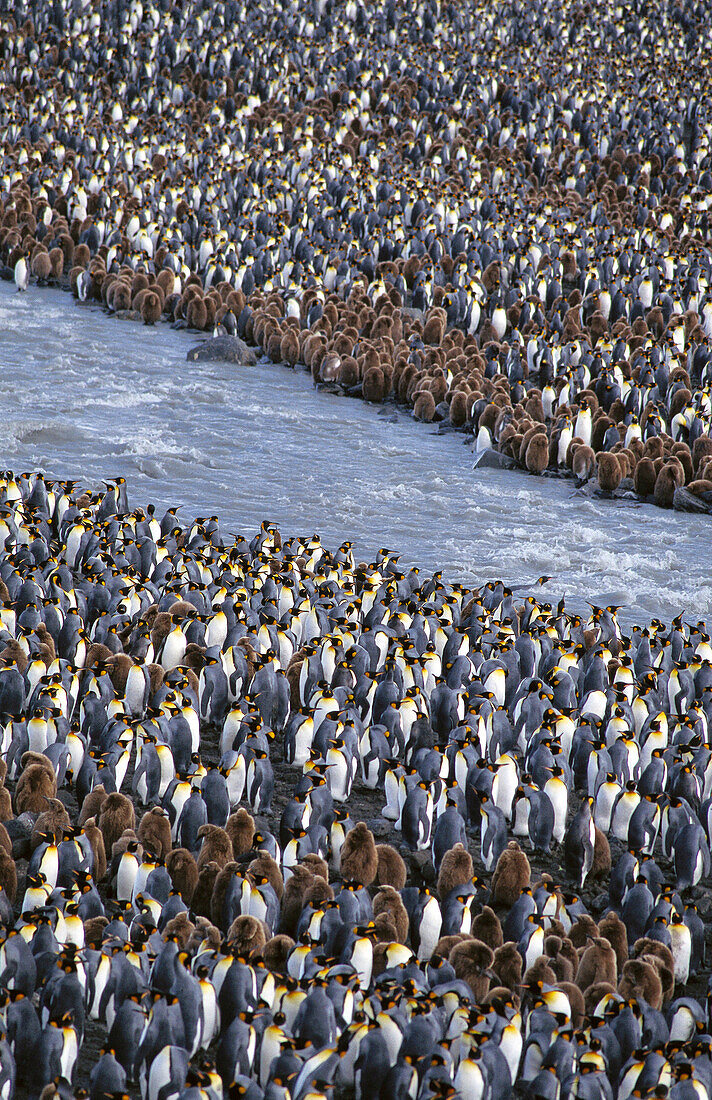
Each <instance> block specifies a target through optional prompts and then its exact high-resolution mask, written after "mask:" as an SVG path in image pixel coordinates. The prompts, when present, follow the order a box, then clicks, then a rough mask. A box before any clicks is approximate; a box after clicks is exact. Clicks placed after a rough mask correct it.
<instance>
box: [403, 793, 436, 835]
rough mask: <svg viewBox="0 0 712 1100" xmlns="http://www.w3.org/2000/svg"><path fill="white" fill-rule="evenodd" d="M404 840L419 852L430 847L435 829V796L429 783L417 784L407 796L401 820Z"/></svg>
mask: <svg viewBox="0 0 712 1100" xmlns="http://www.w3.org/2000/svg"><path fill="white" fill-rule="evenodd" d="M401 828H402V830H403V838H404V840H405V841H406V842H407V843H408V844H409V845H410V847H411V848H413V849H414V850H416V851H418V852H422V851H424V850H425V849H426V848H428V847H429V846H430V835H431V832H432V828H433V796H432V794H431V793H430V788H429V786H428V784H427V783H424V782H423V781H422V780H421V782H419V783H416V785H415V786H414V787H412V788H411V789H410V790H409V791H408V794H407V795H406V798H405V802H404V804H403V814H402V818H401Z"/></svg>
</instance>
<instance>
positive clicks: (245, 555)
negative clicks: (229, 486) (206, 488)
mask: <svg viewBox="0 0 712 1100" xmlns="http://www.w3.org/2000/svg"><path fill="white" fill-rule="evenodd" d="M0 495H1V499H2V506H1V508H0V547H1V550H0V599H1V602H2V606H1V607H0V624H1V625H0V643H1V644H2V649H1V650H0V735H1V737H2V754H1V758H0V759H1V761H2V769H1V770H2V773H3V781H2V785H1V786H0V817H1V818H2V820H3V822H4V824H2V826H0V884H1V887H2V888H1V889H0V915H1V917H2V925H3V931H2V937H3V939H2V943H1V944H0V1021H1V1023H2V1031H1V1033H0V1034H1V1035H2V1037H1V1038H0V1093H1V1094H2V1096H3V1098H5V1100H13V1097H14V1096H18V1097H19V1096H30V1097H35V1096H42V1097H43V1100H50V1098H51V1097H61V1098H63V1100H66V1098H67V1097H72V1096H77V1097H82V1098H85V1097H86V1096H87V1095H88V1097H89V1100H104V1098H105V1097H111V1098H116V1100H118V1098H119V1097H121V1096H124V1095H126V1094H127V1091H128V1090H131V1089H134V1088H136V1087H138V1088H139V1089H140V1094H141V1096H142V1098H143V1100H173V1098H176V1100H237V1098H240V1097H248V1098H249V1100H260V1098H262V1097H264V1098H267V1100H306V1098H309V1100H319V1098H332V1097H333V1098H338V1097H342V1096H344V1097H345V1096H354V1097H355V1098H356V1100H389V1098H391V1097H395V1098H399V1100H406V1098H409V1097H410V1098H412V1100H426V1098H434V1097H443V1098H444V1097H449V1096H457V1097H463V1098H465V1100H470V1098H474V1100H484V1098H489V1097H492V1098H495V1100H498V1098H504V1097H506V1096H509V1095H510V1094H511V1091H512V1088H513V1086H516V1088H517V1091H518V1092H519V1093H520V1094H521V1095H525V1096H528V1097H532V1098H534V1097H539V1098H550V1100H562V1098H574V1097H581V1098H586V1100H612V1098H613V1097H614V1096H616V1097H619V1098H621V1100H626V1098H627V1097H629V1096H636V1097H664V1096H670V1097H671V1098H674V1100H687V1098H688V1097H689V1098H695V1100H697V1098H699V1097H707V1096H710V1095H712V1037H711V1035H710V1020H709V1016H708V1009H707V1006H706V1004H705V993H704V990H705V978H706V976H707V974H708V973H709V970H708V965H707V959H706V943H705V940H706V932H705V923H704V920H705V918H706V917H707V915H708V914H709V912H710V908H711V907H710V904H709V896H708V893H707V889H706V876H708V874H709V870H710V829H711V827H712V823H711V820H710V807H711V806H712V803H711V801H710V792H711V789H712V755H711V752H710V737H709V723H710V720H711V719H712V647H711V646H710V636H709V633H708V632H707V630H706V624H705V623H703V622H698V623H696V624H693V623H691V622H687V620H686V619H684V618H683V617H682V616H680V617H679V618H677V619H676V620H675V621H674V622H672V624H669V625H668V624H663V623H662V622H660V621H658V620H652V621H651V622H649V623H647V624H646V625H644V626H640V627H635V628H634V629H633V630H632V631H631V633H630V635H625V634H623V633H622V631H621V629H620V627H619V625H618V622H617V617H616V613H617V609H616V608H615V607H607V608H597V607H592V609H591V614H590V616H589V617H588V619H585V618H582V617H581V616H579V615H575V614H571V613H569V612H568V611H567V610H566V606H565V602H564V600H563V599H562V600H561V601H560V602H559V603H558V604H557V603H550V602H547V601H546V600H545V599H544V598H543V595H542V588H543V585H544V584H545V583H546V582H547V578H540V580H539V582H538V583H537V584H534V585H533V586H532V587H531V588H530V589H529V590H528V591H529V594H527V592H526V591H520V592H513V591H511V590H510V589H508V588H507V587H506V586H505V584H504V583H502V582H496V583H495V582H489V583H487V584H485V585H483V586H482V587H481V588H477V589H467V588H464V587H463V586H461V585H459V584H448V583H447V582H446V581H445V580H444V579H443V578H442V577H441V576H440V575H439V574H437V573H436V574H434V575H432V576H425V575H422V574H420V573H419V572H418V570H417V568H415V567H413V568H408V569H406V568H402V567H401V566H400V564H399V558H398V555H397V553H395V552H394V551H392V550H388V549H383V550H381V551H379V553H378V555H377V559H376V560H375V561H373V562H371V563H357V562H355V561H354V558H353V556H352V552H351V547H350V544H349V543H348V542H345V543H344V544H343V545H342V546H340V547H339V548H338V549H337V550H335V551H332V550H329V549H328V548H326V547H324V546H322V545H321V542H320V539H319V537H318V536H316V535H315V536H312V537H292V538H290V539H283V538H282V537H281V535H280V533H279V532H278V531H277V530H276V529H275V528H274V527H273V526H271V525H270V524H269V523H264V524H263V525H262V528H261V529H260V531H259V532H258V533H257V534H256V535H255V536H254V537H252V538H249V539H248V538H247V537H246V536H243V535H240V536H233V537H232V538H231V539H229V540H227V541H225V540H224V538H223V536H222V535H221V532H220V528H219V524H218V521H217V518H216V517H209V518H208V517H201V518H197V519H195V520H194V521H193V522H192V523H181V521H180V520H179V519H178V518H177V509H174V508H173V509H169V510H168V511H167V512H166V513H165V515H163V516H162V517H159V516H158V515H157V514H156V513H155V511H154V510H153V508H151V507H148V508H145V509H144V508H138V509H134V510H130V509H129V504H128V500H127V487H126V483H125V482H124V480H123V479H117V480H115V481H111V482H107V483H106V484H105V485H104V486H102V487H101V488H99V489H97V490H88V489H85V488H83V487H81V486H79V485H78V484H76V483H74V482H52V481H50V480H47V479H45V478H44V477H43V475H42V474H23V475H21V476H15V475H14V474H12V473H11V472H9V471H7V472H5V473H4V475H3V476H2V480H1V481H0ZM276 775H277V780H276V779H275V776H276ZM280 776H286V778H282V779H280V778H279V777H280ZM364 799H366V800H367V803H368V805H370V807H371V813H372V818H371V819H370V820H369V821H368V822H367V821H359V820H357V819H355V816H354V814H353V813H352V812H351V810H352V809H353V807H354V805H356V804H358V803H359V802H361V804H364V805H365V804H366V803H365V802H364ZM368 800H370V802H369V801H368ZM273 802H277V803H279V809H277V808H275V807H274V806H273ZM379 814H380V816H379ZM369 826H370V827H369ZM384 835H385V836H387V837H388V838H389V839H390V840H391V841H392V843H385V842H380V843H377V841H378V840H379V838H383V836H384ZM609 841H610V843H609ZM611 845H612V848H613V854H614V857H615V859H614V862H613V864H612V860H611ZM527 853H528V854H527ZM530 858H531V861H532V863H533V864H534V865H535V866H536V865H539V867H546V868H548V872H549V873H546V872H543V871H538V872H537V871H534V872H533V871H532V866H531V864H530ZM551 872H553V874H552V873H551ZM592 913H594V914H595V917H596V919H594V916H593V915H592ZM97 1028H99V1029H100V1031H101V1044H102V1045H101V1048H100V1050H98V1049H96V1031H97ZM85 1037H87V1038H88V1039H89V1040H90V1041H93V1042H94V1044H95V1046H94V1047H93V1048H92V1052H91V1056H90V1059H89V1065H86V1063H85V1064H84V1068H83V1069H82V1057H83V1051H82V1045H83V1040H84V1039H85ZM89 1067H91V1068H89ZM80 1072H81V1075H82V1085H81V1087H78V1086H75V1085H73V1078H74V1077H75V1076H78V1075H79V1074H80Z"/></svg>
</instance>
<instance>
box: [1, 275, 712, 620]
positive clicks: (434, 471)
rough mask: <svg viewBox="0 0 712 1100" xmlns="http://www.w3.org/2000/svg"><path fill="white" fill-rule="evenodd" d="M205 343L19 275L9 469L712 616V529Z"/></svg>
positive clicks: (585, 593)
mask: <svg viewBox="0 0 712 1100" xmlns="http://www.w3.org/2000/svg"><path fill="white" fill-rule="evenodd" d="M195 342H196V337H195V335H194V334H190V333H186V332H179V331H174V330H173V329H171V328H170V327H168V326H167V325H160V326H158V327H156V328H146V327H144V326H143V325H140V324H135V323H133V322H128V321H118V320H116V319H111V318H109V317H107V316H106V315H105V314H104V312H103V311H102V310H101V309H100V308H99V307H97V306H85V305H79V304H78V303H77V302H75V301H74V300H73V299H72V298H71V297H70V296H69V295H68V294H66V293H63V292H61V291H58V290H49V291H48V290H38V289H36V288H30V289H29V290H28V292H27V293H26V294H18V293H17V291H16V290H15V287H14V285H13V284H8V283H1V284H0V402H1V405H2V417H1V420H0V456H1V460H2V466H4V467H10V468H12V469H14V470H16V471H23V470H28V469H32V468H36V467H39V468H42V469H44V470H45V472H46V473H47V474H48V475H49V476H55V477H71V478H75V479H78V480H82V481H85V482H86V483H87V484H96V483H97V482H99V481H100V480H101V479H102V478H104V477H112V476H116V475H119V474H123V475H124V476H125V477H126V478H127V480H128V483H129V502H130V503H131V504H132V505H134V506H135V505H139V504H147V503H149V502H150V501H153V502H155V503H156V505H157V506H158V507H159V508H163V507H164V506H169V505H176V504H180V505H182V508H183V511H182V515H183V516H184V517H185V518H186V519H192V518H193V517H194V516H196V515H213V514H217V515H219V517H220V520H221V527H222V529H223V531H224V532H225V534H227V533H228V532H231V531H234V532H237V531H241V532H244V533H251V532H254V531H255V530H256V529H257V528H258V526H259V524H260V522H261V521H262V520H263V519H269V520H271V521H272V522H274V523H276V524H277V525H278V526H279V527H280V529H281V530H282V531H283V532H284V533H285V535H289V534H311V533H312V532H318V533H319V534H320V535H321V538H322V541H323V542H324V544H325V545H327V546H329V547H332V548H336V546H338V545H339V543H340V542H342V541H343V540H344V539H350V540H352V541H353V542H354V543H355V551H356V553H357V554H358V556H359V557H361V558H364V559H366V560H371V559H372V558H373V556H374V555H375V552H376V551H377V550H378V548H379V547H382V546H387V547H389V548H391V549H397V550H399V551H400V553H401V555H402V557H401V562H402V563H404V564H405V563H414V564H417V565H420V566H421V567H424V568H426V569H428V570H431V571H432V570H434V569H442V570H443V573H444V575H445V576H446V577H447V578H448V579H451V580H461V581H463V582H464V583H466V584H479V583H482V582H483V581H486V580H489V579H491V578H497V577H501V578H502V579H504V580H505V581H507V582H508V583H512V584H517V583H522V582H527V581H532V580H534V579H535V578H536V577H538V576H539V575H541V574H544V573H546V574H551V575H552V578H553V579H552V580H551V582H550V583H549V584H548V586H547V588H546V589H544V590H543V592H542V594H546V596H547V597H548V598H549V599H551V600H558V599H559V597H560V596H561V595H562V594H565V595H566V597H567V605H568V606H570V607H572V608H576V609H579V610H585V603H584V601H585V600H587V599H588V600H591V601H592V602H604V603H611V602H613V603H616V604H623V605H625V610H624V612H622V613H621V617H622V619H623V620H624V621H625V622H627V623H629V624H630V623H631V622H634V621H641V620H644V619H648V618H649V617H650V616H651V615H658V616H659V617H661V618H664V619H670V618H671V617H672V616H674V615H676V614H677V613H678V612H680V611H681V610H684V611H685V612H686V614H687V616H688V617H689V618H690V619H691V620H692V621H697V620H698V619H700V618H709V619H712V580H711V570H712V537H711V536H712V525H711V524H710V520H709V518H708V517H705V516H689V515H679V514H674V513H672V512H663V511H660V510H659V509H656V508H653V507H652V506H648V505H638V504H630V503H617V502H614V501H599V500H590V499H588V498H586V497H585V496H584V495H583V494H581V493H577V492H576V491H575V489H574V487H573V484H572V483H571V482H568V481H559V480H552V479H549V478H534V477H531V476H529V475H527V474H524V473H516V472H511V471H498V470H488V469H484V470H477V471H474V470H473V469H472V466H473V455H472V452H471V450H470V448H469V447H468V446H466V445H465V444H464V441H463V437H462V436H460V435H458V434H448V435H445V436H438V435H437V434H435V433H434V430H433V428H432V427H431V426H428V425H423V424H416V423H414V422H413V420H412V418H411V417H410V416H409V415H408V414H407V413H406V412H403V411H400V410H399V411H397V412H394V410H393V408H392V407H388V409H387V410H385V412H386V415H383V413H384V410H380V411H379V409H377V408H375V407H372V406H367V405H365V404H363V403H362V402H361V401H354V400H348V399H346V398H341V397H337V396H334V395H332V394H328V393H318V392H315V391H314V388H313V386H312V382H311V378H310V376H309V375H307V374H304V373H295V372H294V371H291V370H287V369H285V368H284V367H281V366H274V365H272V364H268V363H263V364H260V365H258V366H256V367H238V366H235V365H233V364H224V363H189V362H187V361H186V352H187V351H188V349H189V348H190V347H192V346H193V344H194V343H195Z"/></svg>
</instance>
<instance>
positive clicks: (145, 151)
mask: <svg viewBox="0 0 712 1100" xmlns="http://www.w3.org/2000/svg"><path fill="white" fill-rule="evenodd" d="M32 14H33V17H32V18H27V15H28V11H27V6H26V5H25V4H18V5H17V6H16V9H15V14H14V17H13V15H10V14H6V15H4V16H2V17H0V18H1V19H2V24H1V26H2V31H3V34H2V42H1V43H0V84H1V85H2V91H3V95H2V102H1V103H0V120H1V125H0V132H1V133H2V139H1V149H0V154H1V156H2V173H1V178H0V261H1V262H2V263H4V265H5V275H6V276H7V277H9V278H12V277H13V275H14V277H15V280H16V282H17V285H18V287H19V288H21V289H22V288H24V287H26V286H27V285H28V282H29V280H30V278H34V279H36V280H37V281H38V282H40V283H48V282H56V283H58V284H71V287H72V289H73V291H74V293H75V294H76V295H77V297H78V298H80V299H82V300H90V301H94V300H95V301H98V302H103V303H104V304H105V306H106V307H107V309H108V310H109V311H111V312H114V313H117V314H119V315H120V316H124V317H126V316H128V317H136V318H139V319H140V318H143V319H144V321H146V322H147V323H154V322H155V321H157V320H158V319H159V318H160V317H162V316H164V317H166V318H169V319H171V320H173V321H174V322H178V323H180V324H185V325H187V326H190V327H192V328H195V329H199V330H207V331H214V330H215V328H216V327H217V328H218V330H219V331H225V332H227V333H237V334H239V335H240V336H241V337H244V338H246V340H247V341H248V342H249V343H253V344H255V345H257V346H259V347H260V348H261V349H262V350H263V351H264V352H265V353H266V354H267V355H268V356H269V357H270V358H271V359H273V360H275V361H279V362H284V363H287V364H289V365H290V366H293V367H294V366H297V365H302V366H304V367H306V368H307V369H309V370H310V371H311V372H312V375H313V377H314V380H315V382H316V383H318V384H328V385H330V386H332V387H335V388H337V389H339V390H340V391H343V392H346V393H349V394H352V395H356V394H358V395H362V396H363V397H364V398H365V399H366V400H368V401H372V402H382V401H385V400H395V401H397V402H399V403H401V404H403V405H405V406H407V407H409V408H411V409H412V413H413V415H414V417H415V418H416V419H419V420H424V421H439V422H442V423H443V424H445V425H451V426H452V427H454V428H457V429H460V430H465V431H468V432H470V433H472V434H473V438H474V440H475V441H476V445H477V447H478V449H484V448H490V447H494V448H496V449H498V450H499V451H501V452H502V453H503V455H504V456H505V458H506V459H507V460H508V461H512V462H514V463H517V464H519V465H520V466H522V467H523V468H525V469H527V470H529V471H531V472H532V473H543V472H545V471H549V472H558V473H562V474H563V473H566V474H570V475H571V476H573V477H575V478H576V479H577V481H578V482H579V483H580V484H583V483H586V482H589V481H590V483H591V485H592V486H596V487H597V488H598V489H600V490H602V491H603V492H606V493H611V492H614V493H617V494H619V495H626V494H627V495H629V496H631V497H633V498H635V497H638V498H642V499H646V500H653V501H655V503H657V504H659V505H662V506H666V507H670V506H674V507H676V508H680V509H686V510H696V511H702V512H707V511H709V509H710V507H711V506H712V461H711V460H712V444H711V443H710V421H711V417H712V389H711V387H712V358H711V353H710V338H711V337H712V291H711V290H710V283H711V282H712V276H711V253H710V247H709V209H710V205H711V204H712V161H711V144H710V138H711V129H712V117H710V115H709V108H708V102H709V84H710V76H709V66H708V57H709V53H710V48H711V47H712V25H711V24H710V20H709V12H708V7H707V5H706V4H704V3H700V2H697V3H695V2H681V3H668V2H663V0H650V2H646V3H644V4H642V5H641V6H640V7H639V8H638V7H636V8H633V7H628V6H626V5H625V4H622V3H617V2H614V0H604V2H603V3H602V4H599V5H595V6H592V5H591V4H590V3H581V2H579V0H563V2H561V3H555V2H554V0H542V2H541V3H540V4H538V5H537V6H535V7H527V6H526V5H522V4H520V3H509V2H501V0H498V2H494V3H488V4H482V3H469V2H468V3H444V2H442V0H427V2H423V3H419V4H416V5H415V6H412V5H403V4H397V3H395V2H394V0H390V2H388V3H381V4H370V3H364V2H363V0H307V2H306V3H301V2H300V3H297V2H296V0H291V2H280V0H265V2H264V3H260V4H254V3H245V2H219V3H213V2H210V3H208V2H206V0H196V2H189V0H184V2H181V3H169V2H168V0H160V2H159V0H153V2H152V0H145V2H141V0H137V2H134V3H128V2H124V0H96V2H95V3H89V2H84V0H74V2H70V0H54V3H52V4H50V3H46V4H38V5H35V6H34V9H33V13H32Z"/></svg>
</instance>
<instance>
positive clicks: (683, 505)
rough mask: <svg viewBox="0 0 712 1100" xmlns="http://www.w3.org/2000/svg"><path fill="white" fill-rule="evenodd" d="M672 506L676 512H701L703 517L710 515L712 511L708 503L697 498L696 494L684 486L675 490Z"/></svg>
mask: <svg viewBox="0 0 712 1100" xmlns="http://www.w3.org/2000/svg"><path fill="white" fill-rule="evenodd" d="M672 506H673V508H674V509H675V511H676V512H700V513H701V514H702V515H709V513H710V511H711V510H712V509H711V508H710V505H709V504H707V503H706V501H704V500H702V499H701V498H700V497H696V496H695V494H694V493H691V492H690V491H689V490H688V489H685V488H683V486H680V487H679V488H677V489H676V490H675V495H674V497H673V498H672Z"/></svg>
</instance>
